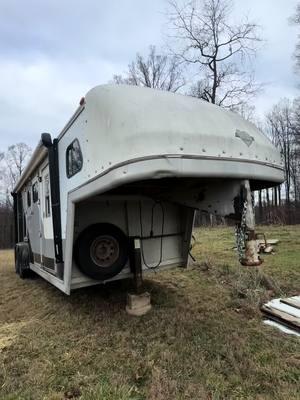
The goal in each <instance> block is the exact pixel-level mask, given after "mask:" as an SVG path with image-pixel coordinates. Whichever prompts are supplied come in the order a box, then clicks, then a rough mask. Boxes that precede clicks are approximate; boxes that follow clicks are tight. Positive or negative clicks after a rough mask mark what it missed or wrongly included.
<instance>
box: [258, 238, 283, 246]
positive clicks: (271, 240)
mask: <svg viewBox="0 0 300 400" xmlns="http://www.w3.org/2000/svg"><path fill="white" fill-rule="evenodd" d="M258 243H259V244H265V241H264V240H263V239H259V240H258ZM278 243H279V239H267V244H270V245H276V244H278Z"/></svg>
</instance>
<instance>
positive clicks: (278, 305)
mask: <svg viewBox="0 0 300 400" xmlns="http://www.w3.org/2000/svg"><path fill="white" fill-rule="evenodd" d="M265 305H266V306H267V307H269V308H273V309H275V310H278V311H280V312H283V313H286V314H289V315H291V316H293V317H295V318H299V320H300V310H299V309H298V308H296V307H293V306H290V305H288V304H285V303H282V302H281V299H274V300H271V301H269V302H268V303H266V304H265Z"/></svg>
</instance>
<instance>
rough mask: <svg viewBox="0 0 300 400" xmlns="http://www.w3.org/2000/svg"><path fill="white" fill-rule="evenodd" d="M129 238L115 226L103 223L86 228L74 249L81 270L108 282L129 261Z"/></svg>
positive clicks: (91, 276) (94, 277)
mask: <svg viewBox="0 0 300 400" xmlns="http://www.w3.org/2000/svg"><path fill="white" fill-rule="evenodd" d="M128 249H129V246H128V238H127V236H126V235H125V234H124V233H123V232H122V231H121V230H120V229H119V228H117V227H116V226H115V225H111V224H107V223H103V224H95V225H91V226H89V227H88V228H86V229H85V230H84V231H83V232H81V234H80V235H79V237H78V239H77V241H76V243H75V249H74V255H75V260H76V263H77V265H78V267H79V269H80V270H81V271H82V272H83V273H84V274H86V275H88V276H89V277H90V278H93V279H97V280H106V279H110V278H112V277H114V276H115V275H117V274H118V273H119V272H121V271H122V269H123V267H124V265H125V264H126V261H127V259H128Z"/></svg>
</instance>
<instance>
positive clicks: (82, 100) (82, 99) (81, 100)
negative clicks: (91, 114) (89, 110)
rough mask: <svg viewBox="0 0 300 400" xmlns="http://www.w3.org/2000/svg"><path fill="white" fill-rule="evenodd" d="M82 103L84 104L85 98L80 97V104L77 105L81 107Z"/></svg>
mask: <svg viewBox="0 0 300 400" xmlns="http://www.w3.org/2000/svg"><path fill="white" fill-rule="evenodd" d="M84 103H85V98H84V97H81V99H80V102H79V105H80V106H83V105H84Z"/></svg>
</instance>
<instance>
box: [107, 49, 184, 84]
mask: <svg viewBox="0 0 300 400" xmlns="http://www.w3.org/2000/svg"><path fill="white" fill-rule="evenodd" d="M113 81H114V82H115V83H117V84H124V83H125V84H128V85H135V86H146V87H151V88H155V89H160V90H166V91H170V92H177V91H178V90H179V89H180V88H181V87H182V86H184V83H185V82H184V79H183V75H182V71H181V68H180V66H179V65H178V62H177V60H176V58H175V57H170V56H167V55H163V54H157V52H156V48H155V46H150V48H149V54H148V56H147V57H146V58H144V57H143V56H142V55H141V54H139V53H137V55H136V59H135V61H133V62H132V63H131V64H129V65H128V71H127V73H126V75H125V77H123V76H122V75H115V76H114V77H113Z"/></svg>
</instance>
